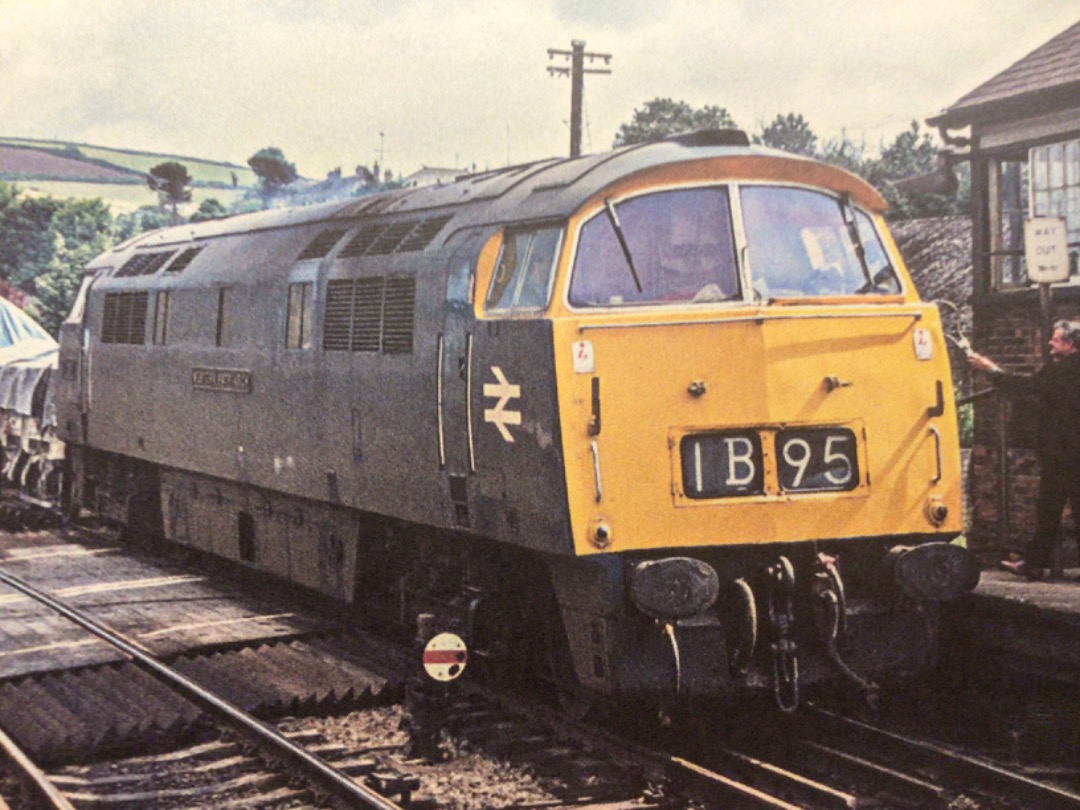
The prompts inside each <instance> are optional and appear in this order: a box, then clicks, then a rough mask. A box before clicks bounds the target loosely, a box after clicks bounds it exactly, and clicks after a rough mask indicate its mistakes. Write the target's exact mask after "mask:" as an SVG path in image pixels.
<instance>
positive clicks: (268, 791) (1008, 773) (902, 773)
mask: <svg viewBox="0 0 1080 810" xmlns="http://www.w3.org/2000/svg"><path fill="white" fill-rule="evenodd" d="M38 540H40V541H41V542H40V543H39V545H38V546H34V549H36V550H34V552H33V553H29V552H27V553H23V554H21V555H15V557H13V556H12V552H11V550H10V549H9V551H8V552H7V557H8V560H7V561H5V562H12V565H11V566H6V567H18V566H19V565H23V566H32V565H33V564H34V562H35V561H36V562H37V563H38V564H41V565H44V564H45V563H46V562H48V561H56V560H58V559H64V558H65V557H64V555H67V556H68V557H70V558H71V559H73V560H75V561H76V562H77V563H78V564H79V566H82V565H92V563H94V562H95V561H100V560H101V559H102V554H98V553H97V552H106V554H105V556H108V554H111V553H113V552H112V551H111V550H109V549H108V548H106V549H102V548H101V547H99V546H95V545H94V544H93V543H91V544H90V545H89V546H87V549H86V550H88V551H93V552H95V553H94V554H86V555H83V556H79V555H80V554H81V552H78V551H77V550H75V549H73V548H72V546H73V545H75V544H73V543H72V542H71V541H72V540H73V538H71V537H63V538H53V539H52V542H45V541H44V540H42V538H41V537H38ZM27 542H28V541H27ZM0 556H3V549H2V547H0ZM118 566H119V563H117V562H116V561H111V562H110V569H111V570H115V569H116V568H117V567H118ZM158 573H159V574H160V573H161V572H158ZM165 574H169V572H165ZM177 576H181V575H178V574H175V573H173V574H169V575H168V576H166V575H159V576H155V577H148V578H144V580H140V581H168V582H173V583H174V584H173V585H170V586H169V587H180V588H181V589H183V588H190V587H192V585H191V583H181V584H179V585H177V584H175V577H177ZM0 582H2V583H3V585H4V587H5V588H7V589H8V590H17V592H18V594H19V598H22V599H29V598H30V593H31V592H33V591H35V590H36V589H34V588H33V587H32V586H29V585H28V583H25V582H23V581H22V578H21V577H16V576H13V575H11V574H3V575H0ZM125 582H130V580H125ZM87 587H89V586H85V585H72V586H69V587H67V588H61V589H60V590H65V591H66V592H68V593H71V594H74V597H73V598H75V599H82V600H90V601H92V602H94V600H95V599H97V601H96V602H94V605H93V606H94V608H95V610H96V611H98V612H100V611H105V612H106V613H109V612H110V611H111V612H112V613H111V615H113V616H114V617H119V618H124V617H125V616H126V615H127V614H124V613H119V614H118V613H117V610H118V609H119V604H120V602H122V601H123V600H122V599H120V598H119V597H118V596H117V593H119V592H118V591H111V592H110V594H111V595H110V597H109V599H106V600H104V602H103V601H102V600H101V599H100V598H99V597H100V594H99V593H97V592H91V591H88V590H86V588H87ZM180 593H181V596H180V597H179V600H180V601H181V602H182V601H183V600H184V599H188V600H191V599H192V597H191V594H190V593H189V592H188V591H184V590H181V591H180ZM184 594H187V595H186V596H184ZM35 596H36V594H35ZM45 597H46V601H47V602H48V601H49V600H50V597H48V595H45ZM13 598H14V593H6V592H0V607H5V606H6V608H8V609H14V607H13V606H14V605H15V603H13V602H12V599H13ZM60 601H61V600H57V599H52V602H55V603H56V604H54V605H53V608H51V609H58V610H71V607H70V605H61V604H59V602H60ZM20 605H21V606H16V607H18V610H17V611H16V615H20V616H21V617H22V619H24V620H28V623H29V624H31V625H34V624H35V623H36V626H38V628H39V629H43V628H42V627H41V620H40V617H38V618H35V614H33V612H32V611H31V610H30V608H29V607H27V606H26V605H25V604H22V603H20ZM189 609H190V608H189ZM222 609H223V608H218V610H222ZM145 610H146V607H145V604H143V605H142V607H141V611H142V612H143V613H144V612H145ZM20 611H21V612H20ZM140 615H142V613H140ZM215 615H216V614H215ZM229 615H230V616H231V615H232V614H231V613H230V614H229ZM271 615H274V616H280V615H282V614H281V613H280V612H279V613H274V614H271ZM242 618H244V617H242ZM246 618H250V617H246ZM144 619H145V616H144ZM300 619H301V620H302V621H300V623H299V624H298V625H297V627H300V628H305V627H306V628H308V629H307V630H297V629H296V627H292V628H285V631H283V632H277V631H281V630H282V628H275V629H274V632H271V633H270V634H271V636H272V637H271V638H270V639H263V638H256V639H251V638H244V639H241V640H239V641H236V640H234V641H230V642H227V643H221V644H217V645H214V644H203V645H201V646H200V645H194V646H189V647H187V648H185V649H184V650H178V649H177V644H176V643H175V639H174V640H172V641H169V642H168V643H166V639H165V635H166V634H165V633H164V632H163V631H160V630H152V629H151V630H146V629H145V627H146V623H145V622H144V623H143V624H140V625H139V626H142V627H144V631H143V632H142V634H141V635H139V636H136V637H130V636H121V637H120V638H118V639H117V640H118V641H119V646H117V647H116V649H118V650H119V651H120V656H119V658H112V659H110V658H108V656H103V655H102V653H101V651H98V652H97V653H95V655H94V656H91V657H90V658H86V655H87V653H86V649H87V648H88V647H89V646H91V645H87V644H82V646H78V645H79V644H80V643H81V642H79V641H76V640H73V639H71V638H70V637H65V638H64V640H63V641H62V642H60V644H59V647H58V649H64V650H69V651H70V650H76V651H79V652H78V653H77V656H76V660H78V661H82V663H76V664H75V665H73V666H71V667H70V668H66V669H63V670H62V671H47V672H33V673H31V674H28V675H24V676H22V677H18V678H10V677H9V678H7V679H6V680H5V679H0V726H3V727H4V728H6V729H7V730H8V731H9V732H17V734H15V735H14V736H17V737H18V738H19V740H20V741H22V742H24V744H25V743H28V745H27V746H26V747H28V748H29V749H30V752H29V756H27V755H26V754H21V755H20V754H18V753H17V752H12V753H11V754H10V755H9V757H8V759H9V761H10V763H9V765H8V770H9V771H10V772H15V771H24V770H25V771H27V772H28V773H30V774H31V776H25V777H22V778H21V779H20V780H19V787H18V788H17V790H15V789H14V788H13V786H14V785H15V781H14V780H9V781H8V782H7V788H6V790H5V791H4V795H7V796H8V797H9V799H10V798H11V796H12V795H16V796H18V797H20V801H21V800H25V799H27V798H28V797H31V796H37V797H39V798H37V799H36V800H35V801H37V803H38V806H53V807H64V806H76V807H84V806H85V807H125V806H127V807H140V808H141V807H192V808H194V807H209V806H214V807H253V806H259V807H278V806H280V807H285V806H289V807H297V806H323V805H324V804H325V803H331V804H337V805H338V806H349V807H354V806H359V807H364V806H377V807H378V806H385V807H396V806H412V807H425V808H441V807H455V808H468V807H475V808H484V810H491V809H492V808H500V807H534V808H541V807H543V808H554V807H577V808H582V807H603V808H605V810H616V808H618V809H619V810H629V808H638V807H645V806H650V807H670V808H677V807H678V808H683V807H694V808H711V807H718V808H720V807H723V808H728V807H736V808H742V807H747V808H773V809H774V810H793V808H813V809H814V810H817V808H863V807H877V808H893V807H895V808H909V807H920V808H923V807H925V808H935V807H940V808H943V810H944V809H945V808H949V810H957V808H964V810H968V809H969V808H971V810H974V809H975V808H978V810H997V808H1010V809H1011V808H1039V807H1047V808H1059V807H1060V808H1069V807H1077V808H1080V796H1078V795H1077V794H1076V793H1074V792H1072V790H1071V789H1070V788H1069V787H1067V786H1063V785H1061V784H1051V783H1049V782H1046V781H1043V780H1041V779H1037V778H1033V777H1032V776H1031V775H1030V774H1028V773H1024V772H1023V771H1022V769H1019V768H1013V767H1009V766H1005V765H1002V764H998V763H994V762H992V761H990V760H987V759H984V758H980V757H976V756H972V755H971V754H970V753H965V752H964V751H962V750H958V749H956V748H955V747H951V746H945V745H942V744H935V743H932V742H927V741H926V740H923V739H920V738H919V737H918V736H917V735H913V734H901V733H899V732H896V731H888V730H884V729H877V728H875V727H873V726H871V725H869V724H867V723H861V722H858V721H854V720H852V719H850V718H845V717H843V716H842V715H840V714H838V713H836V712H831V711H829V710H827V709H824V708H818V707H813V708H811V709H810V710H808V711H806V712H803V713H802V714H800V715H799V716H798V717H797V718H795V722H794V723H792V724H789V725H783V726H774V725H772V724H770V723H761V716H758V717H757V718H756V720H754V719H753V718H751V719H750V720H748V721H747V723H750V722H755V723H757V724H758V725H760V726H762V729H759V730H764V731H769V730H771V732H772V733H755V734H746V733H729V734H728V736H727V737H723V738H722V737H720V736H718V735H717V734H716V733H715V730H705V731H701V733H700V735H699V736H698V737H697V739H696V740H695V739H694V734H692V733H688V732H687V730H686V729H677V730H675V731H669V732H668V734H667V736H666V737H665V738H664V743H663V744H662V745H658V744H657V740H658V739H660V737H659V736H657V735H658V734H660V733H661V731H662V730H661V729H659V727H657V728H654V729H653V731H652V733H650V734H647V735H645V736H643V737H642V736H638V737H637V738H636V741H635V737H634V735H633V734H627V733H624V734H622V736H619V735H618V734H615V733H613V732H611V731H609V730H604V729H603V728H599V727H597V726H596V725H594V724H583V723H577V722H574V721H572V720H569V719H567V718H566V717H565V716H563V715H561V714H559V713H558V712H556V711H554V710H552V709H550V708H548V707H545V706H542V705H537V704H536V703H535V702H533V701H527V700H524V699H522V698H521V697H513V696H508V695H505V694H500V693H495V692H492V691H491V690H490V689H489V688H487V687H485V686H482V685H475V684H459V685H456V686H455V687H454V688H453V689H450V690H448V692H447V694H446V695H445V706H444V707H443V708H444V711H443V715H442V717H441V720H440V723H441V727H442V729H443V735H442V738H441V740H440V747H441V748H442V750H443V751H444V752H445V753H446V755H447V756H446V759H445V761H424V760H423V759H420V758H417V757H416V756H415V755H414V746H413V740H412V739H411V738H410V736H409V734H408V728H409V725H410V722H411V718H410V716H409V713H408V711H407V710H406V708H405V707H403V706H402V705H401V703H400V699H401V696H402V693H403V690H402V688H401V687H402V680H403V675H402V674H401V673H403V672H404V671H405V670H406V669H407V668H408V665H407V664H406V663H403V661H405V659H404V658H403V657H402V654H401V653H400V651H397V652H387V651H386V650H384V649H383V647H382V643H381V642H376V641H374V640H368V641H365V640H363V637H361V636H359V635H355V634H352V635H335V634H333V633H329V632H327V630H326V628H325V627H324V626H319V625H318V622H315V621H311V620H304V617H300ZM69 620H70V621H77V620H78V619H76V618H75V617H70V618H69ZM13 621H16V620H13V619H11V618H8V617H7V615H6V614H4V613H0V631H4V630H5V629H6V630H7V631H9V632H8V635H9V636H10V637H12V638H22V637H21V636H19V635H18V634H16V635H14V636H11V634H10V631H11V627H10V624H11V623H12V622H13ZM305 622H306V624H305ZM96 624H100V622H98V621H97V620H95V619H94V618H93V617H92V616H91V617H83V618H82V619H81V623H80V626H81V627H82V628H83V632H90V631H91V630H92V629H94V625H96ZM184 627H185V628H186V627H187V626H186V625H185V626H184ZM311 627H315V630H314V631H312V630H311V629H310V628H311ZM188 629H190V628H188ZM267 632H270V631H267ZM275 633H276V635H275ZM116 635H120V634H116ZM23 640H24V641H25V639H23ZM39 641H40V642H42V645H41V646H43V647H48V646H49V644H50V642H49V641H48V639H47V638H44V637H43V638H41V639H39ZM84 641H85V639H84ZM155 645H156V646H157V647H158V648H159V650H160V649H164V650H166V651H170V652H168V653H167V654H165V655H151V654H150V653H149V652H147V650H146V648H147V647H150V646H155ZM7 652H9V651H5V650H3V649H0V667H2V666H3V664H2V662H3V659H4V656H5V655H6V654H7ZM72 654H75V653H72ZM78 655H81V656H83V658H82V659H78ZM142 656H146V657H148V658H149V659H150V661H149V663H148V665H147V666H146V667H143V666H142V663H141V662H140V660H139V659H140V658H141V657H142ZM87 661H89V663H87ZM159 667H160V668H162V669H167V670H169V671H170V673H172V674H169V675H166V674H164V673H163V672H162V671H161V670H159V669H158V668H159ZM31 669H33V666H31ZM390 672H396V673H397V675H388V674H387V673H390ZM148 673H149V674H148ZM174 678H175V679H177V680H179V681H183V680H188V681H191V683H192V684H193V686H194V692H192V693H191V694H186V695H184V696H183V697H179V696H178V695H177V693H176V692H175V691H174V688H173V686H172V683H173V681H174ZM335 679H336V680H335ZM165 694H167V695H169V697H162V695H165ZM13 701H15V702H17V705H19V707H20V710H19V711H17V712H14V713H13V712H7V713H5V712H4V710H3V706H4V705H5V704H6V705H8V706H11V705H12V702H13ZM219 703H224V704H230V705H231V708H232V709H233V710H235V711H236V712H237V713H239V714H240V715H245V716H246V723H247V724H249V725H243V724H242V725H241V726H239V727H238V726H235V725H233V723H234V722H236V718H233V717H231V716H229V713H228V712H226V714H225V717H226V719H221V718H219V717H217V711H218V704H219ZM256 716H257V717H256ZM13 718H14V720H13ZM259 718H261V719H259ZM20 721H21V725H20ZM730 728H731V724H730V723H729V730H730ZM57 729H60V730H61V731H62V734H59V735H58V734H57V733H56V732H57ZM266 740H271V741H273V742H272V743H269V742H266ZM58 741H59V742H58ZM279 744H284V745H286V749H285V750H286V751H287V752H286V753H282V752H281V751H276V750H275V751H273V752H272V751H271V749H272V748H276V746H277V745H279ZM289 746H291V747H292V749H294V750H292V751H291V752H288V747H289ZM8 747H9V746H5V750H6V749H7V748H8ZM11 757H15V759H14V760H12V759H11ZM35 761H36V762H37V766H36V767H35V766H34V762H35ZM19 763H22V765H20V764H19ZM283 763H284V764H283ZM315 763H318V764H315ZM23 765H25V766H27V767H26V768H24V767H23ZM328 774H333V776H328ZM322 779H329V780H330V784H323V783H322V782H321V781H320V780H322ZM336 781H340V784H335V782H336ZM356 786H359V791H358V793H352V792H351V791H353V790H355V789H356ZM387 796H389V798H387ZM366 801H374V802H376V803H375V804H363V802H366ZM50 802H51V804H50ZM64 802H67V803H68V805H65V804H64ZM378 802H384V804H379V803H378ZM14 806H19V803H18V801H16V802H15V803H14Z"/></svg>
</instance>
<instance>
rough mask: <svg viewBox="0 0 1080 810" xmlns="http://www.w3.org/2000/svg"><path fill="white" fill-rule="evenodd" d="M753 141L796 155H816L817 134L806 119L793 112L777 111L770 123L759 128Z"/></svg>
mask: <svg viewBox="0 0 1080 810" xmlns="http://www.w3.org/2000/svg"><path fill="white" fill-rule="evenodd" d="M754 142H755V143H760V144H763V145H764V146H770V147H772V148H773V149H783V150H784V151H785V152H793V153H794V154H796V155H806V156H807V157H814V156H815V155H817V135H815V134H814V132H813V130H812V129H810V124H809V123H808V122H807V120H806V119H805V118H803V117H802V116H801V115H797V114H795V113H788V114H787V115H781V114H779V113H777V116H776V118H774V119H773V121H772V123H771V124H769V125H768V126H766V127H764V128H763V129H762V130H761V135H760V136H757V137H755V138H754Z"/></svg>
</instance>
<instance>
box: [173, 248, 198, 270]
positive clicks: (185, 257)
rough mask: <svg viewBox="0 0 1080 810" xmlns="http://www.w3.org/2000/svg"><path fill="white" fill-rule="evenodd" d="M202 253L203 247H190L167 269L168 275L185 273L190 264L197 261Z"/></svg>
mask: <svg viewBox="0 0 1080 810" xmlns="http://www.w3.org/2000/svg"><path fill="white" fill-rule="evenodd" d="M201 251H202V246H199V247H190V248H188V249H187V250H185V251H184V252H183V253H181V254H180V255H179V256H177V257H176V260H175V261H174V262H173V263H172V264H170V265H169V266H168V267H166V268H165V272H166V273H183V272H184V271H185V270H187V267H188V265H189V264H191V263H192V262H193V261H195V257H196V256H198V255H199V253H200V252H201Z"/></svg>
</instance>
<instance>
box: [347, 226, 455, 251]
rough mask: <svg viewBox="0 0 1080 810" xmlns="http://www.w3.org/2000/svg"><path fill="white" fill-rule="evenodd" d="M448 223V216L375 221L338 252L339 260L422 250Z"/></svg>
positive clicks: (358, 232)
mask: <svg viewBox="0 0 1080 810" xmlns="http://www.w3.org/2000/svg"><path fill="white" fill-rule="evenodd" d="M449 221H450V217H436V218H434V219H422V220H409V221H401V220H398V221H396V222H377V223H372V224H370V225H365V226H364V227H362V228H361V229H360V230H359V231H357V233H356V235H355V236H354V237H353V238H352V239H350V240H349V242H348V244H346V245H345V247H343V248H342V249H341V252H340V253H338V258H339V259H351V258H355V257H357V256H387V255H389V254H391V253H413V252H415V251H418V250H423V249H424V248H426V247H427V246H428V245H429V244H431V240H432V239H434V238H435V236H436V235H437V234H438V233H439V231H441V230H442V229H443V226H444V225H446V223H447V222H449Z"/></svg>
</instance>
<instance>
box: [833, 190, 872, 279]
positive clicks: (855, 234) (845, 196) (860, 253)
mask: <svg viewBox="0 0 1080 810" xmlns="http://www.w3.org/2000/svg"><path fill="white" fill-rule="evenodd" d="M839 203H840V217H841V218H842V219H843V220H844V224H845V225H847V232H848V237H849V238H850V239H851V244H852V245H853V246H854V248H855V255H856V256H857V257H858V259H859V267H861V268H862V273H863V277H864V278H865V279H866V286H864V287H863V288H862V289H863V290H872V289H874V279H873V277H872V276H871V275H870V268H869V266H868V265H867V264H866V248H865V247H863V242H862V237H861V236H859V223H858V221H857V220H856V218H855V208H854V207H853V206H852V205H851V194H850V192H847V191H844V192H842V193H841V194H840V198H839Z"/></svg>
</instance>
